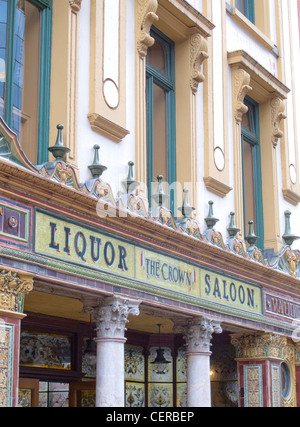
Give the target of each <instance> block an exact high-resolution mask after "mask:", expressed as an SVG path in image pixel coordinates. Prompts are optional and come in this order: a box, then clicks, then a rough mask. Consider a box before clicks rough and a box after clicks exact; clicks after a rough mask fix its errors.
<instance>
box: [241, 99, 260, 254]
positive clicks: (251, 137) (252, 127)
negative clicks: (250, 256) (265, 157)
mask: <svg viewBox="0 0 300 427" xmlns="http://www.w3.org/2000/svg"><path fill="white" fill-rule="evenodd" d="M244 104H245V105H246V106H247V107H248V112H247V115H248V119H249V127H248V129H246V128H245V127H244V126H242V128H241V140H242V166H243V204H244V233H245V236H247V235H248V231H249V229H248V224H247V219H246V197H245V196H246V194H247V192H249V189H247V188H246V184H245V181H246V176H245V158H244V144H245V143H246V144H249V148H250V149H251V152H252V160H253V164H252V168H253V170H252V176H253V182H252V184H253V188H252V189H251V191H253V193H254V210H255V216H256V218H249V220H254V222H255V223H254V226H255V227H256V235H257V236H258V237H259V239H258V241H257V246H258V248H260V249H261V250H263V249H264V216H263V194H262V173H261V148H260V127H259V104H257V103H256V102H255V101H254V100H253V99H251V98H249V97H248V96H246V98H245V100H244Z"/></svg>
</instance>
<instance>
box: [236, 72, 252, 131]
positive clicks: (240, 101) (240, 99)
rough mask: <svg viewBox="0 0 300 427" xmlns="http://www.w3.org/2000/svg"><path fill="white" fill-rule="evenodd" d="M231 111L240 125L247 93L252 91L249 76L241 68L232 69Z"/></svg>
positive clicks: (245, 111) (245, 109)
mask: <svg viewBox="0 0 300 427" xmlns="http://www.w3.org/2000/svg"><path fill="white" fill-rule="evenodd" d="M232 72H233V111H234V117H235V120H236V122H238V123H241V121H242V118H243V115H244V114H246V113H247V111H248V107H247V106H246V105H245V104H244V99H245V96H246V95H247V93H249V92H250V91H251V90H252V87H251V86H250V74H248V73H247V72H246V71H245V70H243V69H242V68H237V69H233V70H232Z"/></svg>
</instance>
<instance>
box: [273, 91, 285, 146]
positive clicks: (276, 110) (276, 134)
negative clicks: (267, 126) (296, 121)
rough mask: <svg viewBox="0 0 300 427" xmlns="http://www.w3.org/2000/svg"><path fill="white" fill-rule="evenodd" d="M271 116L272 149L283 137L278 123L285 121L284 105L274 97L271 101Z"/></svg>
mask: <svg viewBox="0 0 300 427" xmlns="http://www.w3.org/2000/svg"><path fill="white" fill-rule="evenodd" d="M271 115H272V143H273V145H274V147H276V146H277V144H278V139H280V138H282V137H283V132H282V131H281V130H280V122H281V120H283V119H286V117H287V116H286V114H285V105H284V102H283V101H282V99H280V98H278V97H275V98H273V99H272V100H271Z"/></svg>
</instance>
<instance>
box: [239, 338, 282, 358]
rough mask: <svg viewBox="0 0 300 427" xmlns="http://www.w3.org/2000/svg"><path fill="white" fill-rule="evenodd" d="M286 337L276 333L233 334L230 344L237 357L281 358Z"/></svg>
mask: <svg viewBox="0 0 300 427" xmlns="http://www.w3.org/2000/svg"><path fill="white" fill-rule="evenodd" d="M286 343H287V338H286V337H283V336H281V335H277V334H266V333H265V334H255V333H254V334H235V335H232V337H231V344H232V345H234V347H235V348H236V356H237V359H266V358H270V359H282V358H283V349H284V348H285V346H286Z"/></svg>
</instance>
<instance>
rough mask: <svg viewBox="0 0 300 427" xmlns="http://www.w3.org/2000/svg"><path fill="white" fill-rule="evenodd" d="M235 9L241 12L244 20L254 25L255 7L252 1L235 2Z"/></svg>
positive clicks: (238, 0)
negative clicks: (246, 19) (244, 17)
mask: <svg viewBox="0 0 300 427" xmlns="http://www.w3.org/2000/svg"><path fill="white" fill-rule="evenodd" d="M235 7H236V8H237V9H238V10H239V11H240V12H242V14H243V15H245V16H246V18H248V19H249V21H251V22H252V23H253V24H255V5H254V0H235Z"/></svg>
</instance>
